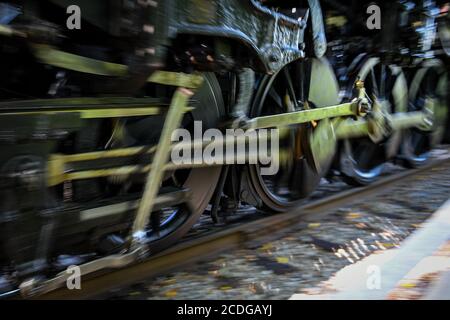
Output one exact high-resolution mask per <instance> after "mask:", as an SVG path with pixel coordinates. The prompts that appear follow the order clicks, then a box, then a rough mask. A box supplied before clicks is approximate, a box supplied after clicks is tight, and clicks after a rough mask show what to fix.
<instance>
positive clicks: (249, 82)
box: [0, 0, 435, 296]
mask: <svg viewBox="0 0 450 320" xmlns="http://www.w3.org/2000/svg"><path fill="white" fill-rule="evenodd" d="M146 3H147V5H149V6H151V7H153V9H154V10H153V12H154V13H153V14H154V15H155V16H154V17H152V19H153V20H152V21H155V22H156V23H158V22H159V23H160V24H158V25H157V28H154V29H153V30H154V32H151V36H150V37H151V39H152V41H153V42H152V47H151V48H145V50H146V53H147V54H146V55H144V60H145V59H148V60H145V61H148V62H149V63H150V62H151V63H156V64H158V63H160V62H161V61H162V60H161V57H162V56H164V55H165V54H166V50H167V49H166V46H167V43H168V42H169V41H170V40H172V41H173V40H174V39H175V40H176V39H179V38H182V37H190V36H193V37H194V39H207V40H206V41H205V43H208V45H209V44H211V45H212V48H209V47H205V48H206V49H205V50H204V51H206V54H205V53H204V52H201V54H198V53H197V55H196V54H195V50H192V52H193V53H190V54H189V55H188V57H181V58H180V64H181V65H183V66H184V65H185V64H186V61H188V62H190V63H191V64H193V65H194V69H196V70H198V71H215V72H218V71H233V72H237V73H238V74H239V76H240V79H241V81H240V87H239V96H238V99H237V103H236V104H235V105H234V106H233V107H234V109H233V110H231V112H230V114H232V115H233V119H232V120H233V121H232V123H231V127H233V128H242V129H250V130H258V129H262V128H272V127H276V128H281V127H288V126H293V125H299V124H308V123H318V125H317V126H316V128H315V130H314V132H313V133H312V134H311V136H310V137H309V140H308V142H309V150H308V154H307V156H308V157H309V161H310V162H311V163H312V166H313V168H314V169H315V171H316V172H318V173H320V175H324V174H325V173H326V170H327V169H328V168H329V165H330V161H331V159H332V158H333V157H334V155H335V154H336V152H337V150H338V148H339V143H338V140H343V139H350V138H360V137H369V138H370V139H371V140H372V141H373V142H374V143H378V142H380V141H382V140H384V139H386V137H388V136H389V135H390V134H391V133H392V132H393V131H401V130H403V129H408V128H414V127H417V128H420V129H421V130H422V131H428V130H431V129H432V125H433V121H434V119H433V114H434V109H435V106H434V104H435V101H433V99H430V100H428V101H427V104H426V106H425V107H424V108H423V109H422V110H420V111H413V112H408V113H398V114H393V115H391V114H389V113H388V111H387V109H386V106H385V105H384V104H383V103H381V102H380V101H378V100H377V99H376V97H370V96H368V94H367V93H366V88H365V86H364V82H363V81H360V80H358V81H356V82H355V83H354V89H355V92H356V94H355V95H354V96H353V97H352V99H350V101H348V102H345V103H341V104H336V105H329V106H325V107H318V108H315V109H307V108H304V109H302V110H294V111H291V112H287V113H281V114H275V115H266V116H258V117H253V118H251V119H249V118H247V117H246V116H245V115H246V114H247V113H248V110H247V108H248V107H249V104H250V99H251V96H252V95H253V93H252V91H253V88H254V87H255V79H254V75H253V72H255V71H256V72H260V73H265V74H269V75H274V76H275V75H277V74H278V73H280V72H281V70H282V69H283V68H285V67H286V66H288V65H289V64H291V63H293V62H295V61H298V60H302V59H304V58H306V57H307V56H308V52H307V51H308V48H309V49H310V48H311V47H312V48H313V50H312V51H313V55H314V56H315V57H319V58H320V57H322V56H324V54H325V51H326V38H325V31H324V28H325V27H324V25H323V21H322V18H321V17H322V12H321V9H320V4H319V2H318V0H309V1H308V6H309V8H308V9H306V10H299V11H298V12H296V14H295V15H293V16H288V15H286V14H283V13H279V12H276V11H275V10H272V9H269V8H268V7H265V6H262V4H261V3H260V2H258V1H256V0H250V1H239V0H217V1H205V0H192V1H181V0H180V1H175V0H170V1H164V2H163V3H158V6H157V7H155V6H153V5H152V4H151V3H153V2H152V1H150V2H146ZM149 3H150V4H149ZM292 14H294V12H292ZM161 17H165V18H166V19H162V18H161ZM309 20H311V21H312V26H311V28H312V31H311V37H310V38H309V39H307V34H306V29H307V25H308V22H309ZM155 26H156V25H154V26H153V27H155ZM0 34H1V35H2V36H7V37H12V38H19V39H20V40H21V41H22V40H23V38H24V36H25V39H26V40H25V41H29V40H28V39H31V40H30V41H31V42H32V44H31V50H32V52H33V55H34V56H35V58H36V59H37V60H38V61H40V62H41V63H43V64H45V65H48V66H53V67H55V68H62V69H65V70H72V71H75V72H79V73H86V74H91V75H98V76H107V77H115V78H123V77H127V76H128V75H129V74H130V72H131V71H130V70H131V66H127V65H125V64H120V63H112V62H106V61H101V60H98V59H93V58H88V57H84V56H82V55H78V54H74V53H69V52H66V51H63V50H59V49H58V48H56V47H54V46H53V45H52V44H47V43H45V44H42V43H39V44H38V42H39V41H37V42H35V40H34V38H33V37H34V35H32V34H30V35H28V34H26V30H22V29H20V28H19V29H15V27H14V26H2V27H1V29H0ZM234 46H236V47H235V48H234ZM236 48H237V51H233V50H232V49H236ZM182 49H183V50H185V49H186V50H187V51H189V50H190V48H189V47H182ZM194 49H195V48H194ZM175 51H177V50H175ZM180 51H182V50H180ZM236 52H238V53H240V54H238V55H236ZM141 53H142V48H137V49H136V50H135V54H136V55H140V54H141ZM148 56H152V57H150V58H149V57H148ZM155 61H156V62H155ZM166 67H167V66H166ZM160 69H164V68H163V67H158V68H157V70H154V72H153V73H152V74H151V75H149V77H148V78H147V79H145V81H147V82H149V83H156V84H161V85H165V86H169V87H173V88H175V93H174V94H173V97H172V99H171V102H170V103H168V102H167V101H166V100H164V99H153V98H152V99H149V98H128V97H127V98H124V97H119V98H110V97H108V98H101V99H94V98H59V99H49V100H33V101H14V102H4V103H0V107H1V108H2V111H1V115H0V124H1V129H0V141H1V143H2V144H3V145H9V146H11V145H14V144H17V143H22V144H23V141H26V143H25V144H23V145H21V146H20V147H17V149H18V150H19V151H15V150H14V148H9V152H10V153H12V154H14V153H15V152H17V153H20V152H23V151H22V150H23V149H20V148H21V147H22V148H28V147H30V148H31V150H34V151H33V152H34V153H33V154H34V155H38V156H41V157H42V158H44V159H47V160H46V161H45V163H44V164H42V163H39V164H38V165H37V166H33V161H32V159H31V161H29V162H30V163H25V165H23V166H20V163H19V164H18V163H11V164H9V166H8V168H10V167H11V168H13V170H12V171H10V172H9V171H8V172H6V174H4V175H3V178H2V186H1V187H2V191H0V193H1V194H2V197H5V198H9V199H10V200H9V201H8V204H5V205H4V206H5V207H7V209H8V210H4V211H14V209H15V206H17V205H18V203H17V202H18V201H20V199H19V198H17V197H16V193H20V192H21V191H23V190H28V192H29V193H30V195H32V196H31V197H30V198H31V199H38V198H47V197H48V195H47V194H46V191H45V190H47V188H49V187H53V186H56V185H60V184H62V183H64V182H66V181H76V180H87V179H95V178H99V177H111V176H127V175H132V174H135V173H137V172H138V173H140V174H144V176H145V177H146V178H145V188H144V190H143V194H142V196H141V199H140V200H139V201H135V200H133V201H124V202H118V203H115V204H113V205H111V204H108V205H106V206H104V207H99V208H96V209H95V208H92V209H90V211H89V210H84V211H80V212H78V215H79V218H78V219H81V218H80V217H82V216H83V215H86V212H87V211H89V213H90V214H92V212H93V211H95V210H96V211H95V212H94V213H95V214H97V215H98V216H100V217H101V216H102V215H105V211H108V214H118V213H119V214H125V213H130V212H137V213H136V216H135V217H134V219H133V220H132V227H131V229H130V232H129V235H128V237H127V239H128V242H127V245H126V247H125V248H126V250H125V251H124V253H122V254H112V255H107V256H106V257H103V258H100V259H96V260H94V261H90V262H88V263H86V264H82V265H81V266H80V268H81V271H82V275H85V274H89V273H94V272H96V271H99V270H103V269H105V268H121V267H125V266H126V265H129V264H131V263H134V262H136V261H138V260H139V259H144V258H145V257H147V256H148V254H149V253H150V252H148V246H147V245H148V239H147V237H146V231H145V230H146V228H147V226H148V224H149V221H150V220H151V215H152V212H154V211H155V210H158V209H160V208H163V207H164V206H166V205H168V204H170V205H173V204H180V203H183V202H184V201H186V199H187V198H188V197H189V196H190V195H189V192H188V191H187V190H181V191H179V192H175V193H171V194H170V195H165V194H159V192H160V186H161V184H162V181H163V177H164V173H165V172H167V171H171V170H176V169H180V168H185V166H177V165H175V164H173V163H170V162H169V155H170V152H171V148H172V146H171V139H170V136H171V133H172V132H173V131H174V130H175V129H177V128H178V127H180V125H181V122H182V119H183V116H184V115H185V114H186V113H188V112H189V111H191V110H192V107H191V105H192V103H193V101H191V100H190V99H191V97H192V95H193V94H194V92H195V91H196V90H197V89H199V88H200V87H201V85H202V83H203V77H202V76H201V75H200V74H197V73H195V72H194V73H192V74H187V73H184V72H179V71H175V70H170V68H168V69H169V70H164V71H163V70H160ZM251 69H252V70H253V71H252V70H251ZM194 104H195V103H194ZM155 115H164V116H165V120H164V125H163V128H162V133H161V136H160V137H159V142H158V143H157V145H156V146H142V147H132V148H119V149H114V150H106V151H95V152H86V153H75V154H69V155H62V154H54V153H52V152H51V151H50V150H51V149H52V144H54V143H56V141H58V140H60V139H63V138H64V137H65V136H67V135H68V134H70V133H71V132H74V131H77V130H78V129H79V128H80V127H82V126H83V124H82V123H83V121H85V120H87V119H115V118H122V117H127V118H130V117H131V118H133V117H142V116H155ZM25 119H26V120H25ZM355 119H356V120H355ZM11 133H12V134H11ZM43 141H44V143H42V142H43ZM213 143H217V144H220V143H223V142H213ZM201 144H203V141H202V142H201ZM10 153H8V152H7V153H6V154H5V155H2V157H1V158H2V159H6V160H8V159H9V158H10V156H11V154H10ZM136 156H144V158H142V159H140V160H139V161H140V162H139V163H138V164H133V163H132V162H133V161H135V157H136ZM250 156H251V155H248V154H246V155H245V157H250ZM19 160H22V159H19ZM26 160H27V161H28V160H29V159H26ZM130 160H132V161H130ZM130 162H131V163H130ZM118 164H119V165H118ZM216 165H217V166H220V165H221V164H216ZM201 166H208V165H207V164H205V163H204V164H202V165H201ZM17 167H19V168H20V170H19V171H17V170H16V169H17ZM8 206H9V207H8ZM73 210H74V212H76V210H77V208H74V209H73ZM102 212H103V213H102ZM42 214H43V215H45V213H42ZM95 214H94V216H95ZM81 220H82V219H81ZM5 221H6V220H5ZM4 223H5V222H4ZM27 273H30V272H27ZM31 273H32V272H31ZM68 276H69V275H68V274H66V273H65V272H62V273H60V274H58V275H57V276H55V277H53V278H51V279H50V280H45V281H40V280H39V279H38V278H37V277H33V278H31V280H28V281H24V282H23V283H22V285H21V291H22V293H23V294H25V295H28V296H29V295H35V294H40V293H44V292H47V291H49V290H52V289H55V288H57V287H59V286H61V285H62V284H64V283H65V281H66V280H67V278H68Z"/></svg>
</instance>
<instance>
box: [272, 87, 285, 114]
mask: <svg viewBox="0 0 450 320" xmlns="http://www.w3.org/2000/svg"><path fill="white" fill-rule="evenodd" d="M269 96H270V97H271V98H272V100H273V101H275V103H276V104H277V106H278V107H279V108H280V109H283V99H282V98H281V96H280V95H279V94H278V92H276V91H275V88H274V87H272V88H270V90H269Z"/></svg>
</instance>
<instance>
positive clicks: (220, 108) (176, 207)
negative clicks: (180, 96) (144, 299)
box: [74, 73, 224, 254]
mask: <svg viewBox="0 0 450 320" xmlns="http://www.w3.org/2000/svg"><path fill="white" fill-rule="evenodd" d="M148 91H149V92H148V93H149V94H151V95H152V96H153V95H156V96H158V97H160V98H163V97H167V98H170V97H171V95H172V94H173V89H172V88H169V87H166V86H158V85H151V87H149V88H148ZM190 106H192V107H194V109H193V110H191V111H189V112H188V113H186V114H185V116H184V118H183V120H182V123H181V128H183V129H187V130H188V131H189V132H191V136H192V137H194V134H193V130H194V122H196V121H200V122H201V124H202V130H203V131H204V130H207V129H209V128H216V127H217V126H218V123H219V121H220V119H221V117H222V116H223V112H224V105H223V99H222V93H221V89H220V86H219V83H218V80H217V78H216V76H215V75H214V74H213V73H207V74H204V82H203V85H202V87H201V88H199V89H198V90H197V91H196V93H195V95H194V96H193V97H192V98H191V101H190ZM165 118H166V116H165V115H158V116H149V117H137V118H123V119H120V120H115V126H114V127H113V130H110V132H112V134H111V137H110V139H109V140H108V142H107V143H106V145H105V146H104V149H108V150H114V149H122V148H132V147H142V146H155V145H157V144H158V141H159V138H160V135H161V132H162V129H163V126H164V121H165ZM105 130H106V129H105ZM91 137H92V134H91ZM149 148H150V147H149ZM136 160H137V161H140V160H139V159H136ZM220 172H221V168H220V167H204V168H194V169H179V170H174V171H167V172H166V173H165V175H164V177H163V181H162V184H161V187H160V194H164V196H165V197H166V198H170V197H171V196H173V197H175V198H176V197H181V196H180V195H181V194H183V193H184V194H185V196H183V197H182V198H183V199H184V200H183V201H177V202H176V204H175V203H174V204H173V205H168V206H167V207H163V208H158V210H156V211H154V212H152V213H151V215H150V221H149V224H148V226H147V228H146V229H145V233H146V237H145V238H146V244H147V245H148V249H149V252H151V253H155V252H159V251H161V250H163V249H165V248H167V247H169V246H170V245H172V244H173V243H175V242H176V241H177V240H179V239H180V238H181V237H182V236H184V235H185V234H186V233H187V232H188V231H189V230H190V229H191V227H192V226H193V225H194V224H195V223H196V222H197V221H198V219H199V217H200V216H201V214H203V212H204V210H205V208H206V207H207V205H208V203H209V200H210V199H211V197H212V195H213V192H214V190H215V187H216V184H217V181H218V179H219V176H220ZM205 177H207V178H205ZM81 182H83V183H84V185H83V186H82V188H79V189H84V190H87V189H88V187H89V186H95V185H100V187H99V188H97V189H100V190H102V192H103V193H102V194H101V195H100V196H102V197H105V198H109V199H112V200H113V201H114V199H116V198H119V199H120V198H123V197H125V198H131V199H139V198H140V197H141V196H142V193H143V189H144V185H145V182H146V175H143V174H134V175H133V174H132V175H128V176H112V177H109V178H107V179H102V180H91V181H87V182H84V181H81ZM74 191H75V192H78V191H79V190H74ZM90 200H92V199H90V198H86V199H84V201H85V202H86V201H90ZM169 202H170V201H169ZM180 202H181V203H180ZM133 219H134V216H133V215H132V213H131V212H130V216H129V221H133ZM116 230H117V229H116ZM116 234H118V231H116V233H115V235H116ZM128 234H129V231H128V230H125V229H122V230H121V231H120V236H123V238H125V237H126V236H127V235H128ZM112 238H113V239H114V237H112ZM107 239H109V237H108V238H107ZM99 247H101V249H100V253H101V254H111V253H114V251H112V252H111V251H108V250H104V249H103V248H104V247H106V248H110V247H111V245H109V244H106V245H105V246H103V245H99ZM112 249H114V247H113V248H112Z"/></svg>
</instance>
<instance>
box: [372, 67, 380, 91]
mask: <svg viewBox="0 0 450 320" xmlns="http://www.w3.org/2000/svg"><path fill="white" fill-rule="evenodd" d="M370 81H371V84H372V91H373V92H372V93H373V94H374V95H375V96H376V97H380V90H378V83H377V78H376V76H375V71H374V70H373V68H372V69H370Z"/></svg>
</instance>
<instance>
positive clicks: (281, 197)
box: [250, 59, 339, 211]
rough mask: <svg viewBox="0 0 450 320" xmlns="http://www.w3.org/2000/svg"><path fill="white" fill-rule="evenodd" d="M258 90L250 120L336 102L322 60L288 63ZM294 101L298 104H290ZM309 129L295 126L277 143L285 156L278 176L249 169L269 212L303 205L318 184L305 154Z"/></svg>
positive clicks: (328, 71) (335, 86)
mask: <svg viewBox="0 0 450 320" xmlns="http://www.w3.org/2000/svg"><path fill="white" fill-rule="evenodd" d="M259 87H260V89H259V90H258V91H257V94H256V97H255V100H254V104H253V107H252V109H251V114H250V117H257V116H264V115H273V114H278V113H284V112H292V111H295V110H302V109H306V108H308V107H309V108H317V107H324V106H329V105H334V104H337V103H338V102H339V98H338V84H337V80H336V77H335V75H334V72H333V70H332V68H331V66H330V65H329V63H328V62H327V61H326V60H325V59H309V60H307V61H304V62H294V63H291V64H290V65H288V66H286V67H285V68H283V69H282V70H281V71H280V72H279V73H277V74H275V75H273V76H270V77H265V78H263V79H262V80H261V82H260V85H259ZM321 88H327V90H326V91H324V90H322V89H321ZM286 97H288V98H289V99H287V98H286ZM286 101H288V103H286ZM289 101H290V102H291V103H289ZM293 101H297V102H296V103H294V105H292V102H293ZM305 102H307V103H305ZM312 130H313V126H312V125H311V124H304V125H299V126H296V127H295V128H293V129H290V130H289V134H288V138H287V139H284V140H283V141H280V148H282V151H280V153H281V154H282V155H285V156H284V157H282V159H281V161H280V170H279V172H278V173H277V174H275V175H273V176H262V175H261V174H260V168H259V166H250V176H251V179H252V184H253V186H254V187H255V189H256V192H257V194H258V195H259V196H260V198H261V199H262V201H263V203H264V205H265V206H266V207H268V208H269V209H271V210H274V211H285V210H288V209H289V208H291V207H293V206H296V205H298V204H299V203H300V202H302V201H303V200H304V199H305V198H306V197H308V196H309V195H310V194H311V193H312V192H313V191H314V190H315V189H316V187H317V186H318V185H319V183H320V180H321V178H322V177H321V176H320V175H319V174H318V173H317V172H316V171H315V170H314V169H313V168H312V166H311V165H310V163H311V162H310V161H311V160H310V159H309V158H308V155H307V154H306V152H305V149H306V148H307V145H306V144H307V137H308V135H309V134H311V132H312ZM283 158H284V159H283Z"/></svg>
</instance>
